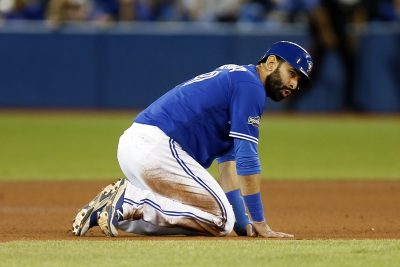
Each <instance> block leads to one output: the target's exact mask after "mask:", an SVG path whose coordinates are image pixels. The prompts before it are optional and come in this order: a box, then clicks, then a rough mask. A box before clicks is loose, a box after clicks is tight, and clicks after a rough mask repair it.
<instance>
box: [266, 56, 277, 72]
mask: <svg viewBox="0 0 400 267" xmlns="http://www.w3.org/2000/svg"><path fill="white" fill-rule="evenodd" d="M265 67H266V68H267V70H268V71H269V72H273V71H274V70H275V69H276V68H277V67H278V58H277V57H276V56H274V55H270V56H269V57H268V58H267V61H265Z"/></svg>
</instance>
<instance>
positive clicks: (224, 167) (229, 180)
mask: <svg viewBox="0 0 400 267" xmlns="http://www.w3.org/2000/svg"><path fill="white" fill-rule="evenodd" d="M218 169H219V173H220V184H221V187H222V189H223V190H224V192H225V193H227V192H231V191H234V190H237V189H240V183H239V179H238V177H237V175H236V162H235V161H226V162H222V163H220V164H218Z"/></svg>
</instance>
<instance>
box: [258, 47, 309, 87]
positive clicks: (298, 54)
mask: <svg viewBox="0 0 400 267" xmlns="http://www.w3.org/2000/svg"><path fill="white" fill-rule="evenodd" d="M270 55H275V56H278V57H280V58H281V59H283V60H285V61H286V62H287V63H289V64H290V65H291V66H292V67H293V68H295V69H296V70H298V71H299V72H300V73H301V74H302V76H303V79H302V84H301V86H302V87H303V86H309V85H310V84H311V79H310V73H311V69H312V67H313V61H312V58H311V56H310V54H309V53H308V52H307V51H306V50H305V49H304V48H303V47H301V46H300V45H298V44H295V43H292V42H288V41H280V42H276V43H274V44H273V45H272V46H271V48H270V49H269V50H268V51H267V52H266V53H265V55H264V56H263V57H262V58H261V59H260V60H259V61H258V63H261V62H263V61H265V59H266V58H267V57H268V56H270Z"/></svg>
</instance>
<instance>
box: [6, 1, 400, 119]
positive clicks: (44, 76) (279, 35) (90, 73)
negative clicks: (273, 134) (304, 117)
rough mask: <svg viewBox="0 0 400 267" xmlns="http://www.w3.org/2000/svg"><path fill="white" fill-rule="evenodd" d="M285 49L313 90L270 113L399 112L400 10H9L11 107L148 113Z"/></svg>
mask: <svg viewBox="0 0 400 267" xmlns="http://www.w3.org/2000/svg"><path fill="white" fill-rule="evenodd" d="M278 40H290V41H295V42H298V43H300V44H301V45H303V46H304V47H306V48H307V49H309V50H310V52H311V54H312V55H313V56H314V58H315V61H316V62H315V63H316V64H315V66H314V70H315V71H314V72H315V73H314V74H313V76H314V88H313V89H312V90H310V91H309V92H305V93H304V94H303V96H301V97H298V98H295V99H294V100H292V101H287V102H286V103H284V104H283V105H282V104H275V103H272V102H270V103H269V104H268V105H267V109H268V110H273V111H280V110H285V111H307V112H313V111H318V112H338V111H351V112H353V111H356V112H373V113H377V112H390V113H393V112H399V111H400V85H399V84H400V76H399V75H398V62H400V1H399V0H381V1H378V0H320V1H319V0H297V1H290V0H220V1H213V0H0V107H1V108H15V107H16V108H85V109H86V108H89V109H92V108H93V109H103V108H104V109H110V108H111V109H112V108H120V109H121V108H122V109H137V110H140V109H142V108H144V107H146V106H147V105H148V104H150V103H151V102H152V101H153V100H155V99H156V98H157V97H158V96H160V95H161V94H163V93H164V92H166V91H167V90H169V89H170V88H171V87H173V86H174V85H175V84H177V83H180V82H182V81H184V80H186V79H189V78H191V77H193V76H194V75H197V74H199V73H204V72H208V71H211V70H212V69H214V68H216V67H217V66H219V65H222V64H226V63H236V64H250V63H253V64H254V63H256V62H257V60H258V59H259V58H260V57H261V56H262V54H263V53H264V52H265V51H266V49H268V47H269V46H270V45H271V44H272V43H273V42H275V41H278Z"/></svg>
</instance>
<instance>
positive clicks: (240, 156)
mask: <svg viewBox="0 0 400 267" xmlns="http://www.w3.org/2000/svg"><path fill="white" fill-rule="evenodd" d="M234 142H235V159H236V172H237V174H238V175H252V174H259V173H261V165H260V160H259V158H258V151H257V144H256V143H254V142H250V141H247V140H244V139H239V138H235V139H234Z"/></svg>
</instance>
